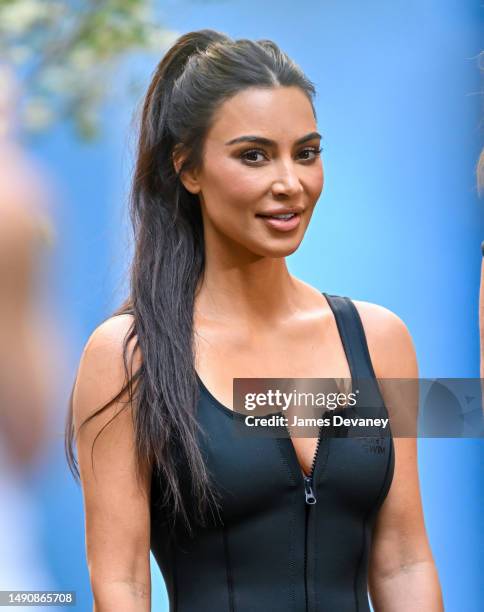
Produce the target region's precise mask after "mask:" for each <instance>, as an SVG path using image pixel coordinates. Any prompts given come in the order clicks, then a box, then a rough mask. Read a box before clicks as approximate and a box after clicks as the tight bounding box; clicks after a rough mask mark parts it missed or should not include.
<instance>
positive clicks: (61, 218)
mask: <svg viewBox="0 0 484 612" xmlns="http://www.w3.org/2000/svg"><path fill="white" fill-rule="evenodd" d="M157 6H158V9H159V16H160V19H161V20H163V22H164V23H165V24H166V25H167V26H168V27H169V28H171V29H174V30H176V31H178V32H179V33H180V34H181V33H184V32H187V31H189V30H194V29H200V28H205V27H210V28H214V29H218V30H221V31H224V32H226V33H227V34H229V35H230V36H232V37H234V38H238V37H244V38H272V39H273V40H275V41H276V42H277V43H278V44H279V45H280V46H281V47H282V49H283V50H285V51H286V52H287V53H288V54H289V55H290V56H291V57H292V58H293V59H294V60H295V61H296V62H298V63H299V64H300V65H301V66H302V68H303V69H304V71H305V72H306V73H307V74H308V76H309V77H310V78H311V79H312V80H313V81H314V82H315V84H316V87H317V90H318V97H317V100H316V107H317V113H318V127H319V131H320V132H322V134H323V143H322V144H323V147H324V151H323V161H324V168H325V186H324V191H323V193H322V195H321V198H320V200H319V202H318V205H317V208H316V211H315V213H314V215H313V218H312V221H311V226H310V228H309V230H308V232H307V234H306V237H305V239H304V242H303V244H302V245H301V247H300V248H299V250H298V251H297V252H296V253H295V254H293V255H292V256H291V257H290V258H289V259H288V263H289V267H290V270H291V272H292V273H293V274H295V275H296V276H298V277H300V278H301V279H303V280H305V281H307V282H309V283H310V284H311V285H313V286H315V287H318V288H320V289H321V290H324V291H326V292H329V293H336V294H341V295H348V296H349V297H352V298H354V299H359V300H367V301H370V302H375V303H378V304H381V305H383V306H385V307H387V308H389V309H391V310H393V311H394V312H395V313H396V314H398V315H399V316H400V317H401V318H402V319H403V320H404V321H405V323H406V324H407V326H408V328H409V330H410V332H411V334H412V336H413V339H414V343H415V347H416V351H417V357H418V361H419V366H420V376H422V377H429V378H431V377H478V376H479V345H478V318H477V312H478V310H477V307H478V293H479V273H480V264H481V255H480V242H481V240H482V239H483V238H484V215H483V208H484V201H483V199H479V197H478V194H477V188H476V177H475V166H476V161H477V159H478V157H479V152H480V132H479V125H480V123H479V122H480V115H479V113H480V108H481V104H482V102H481V97H480V94H479V90H480V81H479V67H478V61H477V55H478V53H479V51H480V46H479V35H480V34H481V31H482V21H481V16H482V9H480V7H479V2H478V1H477V0H476V1H467V2H463V1H462V0H427V1H416V0H414V1H411V0H410V1H409V0H406V1H403V0H393V1H392V2H384V1H383V0H380V1H371V0H369V1H367V2H365V3H360V2H356V1H347V0H340V1H339V2H337V3H336V2H328V1H322V2H317V3H316V2H313V3H301V2H289V1H287V0H270V1H267V0H266V1H265V2H260V0H258V1H254V0H244V1H222V0H221V1H212V2H202V1H198V2H195V1H193V2H185V1H183V2H182V1H175V0H171V1H169V2H159V3H158V4H157ZM160 56H161V51H160ZM158 60H159V57H154V56H150V57H137V58H132V59H131V60H129V61H127V62H125V63H124V64H123V66H122V67H121V68H120V69H119V70H118V72H117V73H116V74H114V75H113V81H112V85H111V87H112V90H111V92H110V97H109V100H108V102H107V103H106V106H105V108H104V111H103V134H102V138H101V139H100V140H99V141H98V142H96V143H94V144H85V143H84V144H83V143H79V141H78V140H76V138H75V136H74V134H73V132H72V130H71V128H70V126H68V125H62V126H59V127H57V128H56V129H55V130H51V131H50V132H49V133H48V134H47V135H45V136H44V137H43V138H41V139H38V140H37V141H35V142H34V143H32V145H31V146H32V151H33V152H34V153H35V154H36V155H38V156H39V157H40V158H41V159H42V160H43V162H44V164H45V165H46V166H47V167H48V168H49V169H50V170H51V172H52V174H53V175H54V176H55V177H56V180H57V184H58V188H59V192H60V193H61V195H62V205H61V206H58V207H57V208H56V209H55V212H54V215H55V219H54V221H55V224H56V227H57V234H58V236H57V244H56V246H55V253H54V269H53V270H52V273H51V276H50V279H49V283H50V289H51V291H52V293H53V295H55V298H56V301H57V304H58V317H59V325H60V326H61V327H62V328H63V329H64V330H67V331H66V332H65V333H66V334H67V346H68V353H67V357H66V371H67V375H66V376H65V379H63V380H61V381H60V385H61V389H60V392H59V397H60V401H59V419H58V423H56V427H57V434H59V433H60V432H61V431H62V427H63V420H64V416H65V405H64V402H66V401H67V395H68V393H69V391H70V386H71V384H72V382H73V379H74V375H75V371H76V368H77V364H78V360H79V357H80V354H81V351H82V348H83V346H84V343H85V341H86V339H87V337H88V336H89V334H90V333H91V332H92V331H93V329H94V328H95V327H96V326H97V325H98V324H99V322H100V321H101V320H102V319H104V318H105V317H106V316H108V314H109V313H110V312H111V310H112V309H114V308H115V307H116V306H117V304H118V302H119V300H120V299H121V297H122V295H123V286H124V284H125V265H126V262H127V261H128V259H129V249H128V248H127V246H126V245H127V239H128V235H129V232H128V228H127V224H126V216H125V204H126V199H127V191H128V188H129V176H130V170H131V159H132V150H133V132H132V128H131V124H130V121H131V119H132V113H133V111H134V109H135V104H136V102H137V100H136V99H135V100H133V99H132V98H131V99H130V98H128V96H126V95H124V94H123V91H124V89H125V86H126V83H127V82H128V80H129V78H131V76H132V75H133V74H135V73H136V74H138V75H141V80H142V83H143V87H146V86H147V85H148V82H149V76H150V74H151V72H152V70H153V69H154V68H155V66H156V63H157V62H158ZM54 438H55V439H54V440H53V442H52V444H51V445H50V446H49V450H48V452H46V454H45V456H44V457H43V458H42V461H41V462H40V463H39V467H38V470H36V472H35V473H34V474H33V475H32V481H31V486H32V488H33V491H34V496H35V503H36V507H37V508H38V511H39V513H40V517H41V523H40V529H41V531H42V533H41V538H42V545H43V546H44V547H45V551H46V561H47V563H48V566H49V569H50V571H51V574H52V576H53V577H54V580H55V584H53V585H51V586H52V587H53V588H54V587H57V588H60V589H74V590H76V591H77V597H78V605H77V608H76V609H78V610H83V611H84V610H88V609H91V607H92V604H91V595H90V586H89V577H88V572H87V566H86V560H85V544H84V517H83V506H82V495H81V491H80V489H79V488H78V487H77V485H75V484H74V482H73V480H72V478H71V476H70V473H69V472H68V470H67V467H66V465H65V462H64V458H63V447H62V444H63V442H62V439H61V436H60V435H56V436H54ZM482 458H483V443H482V441H479V440H419V468H420V481H421V490H422V496H423V503H424V511H425V520H426V526H427V530H428V534H429V538H430V542H431V546H432V550H433V553H434V557H435V560H436V563H437V568H438V571H439V576H440V580H441V584H442V588H443V593H444V601H445V606H446V610H447V612H454V611H455V612H464V611H465V612H472V611H476V612H477V610H480V609H482V601H483V597H482V595H483V593H482V590H481V586H480V585H481V584H482V582H483V581H482V574H481V573H480V572H481V571H482V567H483V566H484V564H483V561H484V559H483V557H484V553H483V550H484V546H483V544H484V542H483V536H482V533H483V530H482V507H483V490H482V475H483V474H482V464H483V461H482ZM152 565H153V573H152V577H153V583H152V609H153V611H154V612H160V611H162V610H163V611H166V610H167V604H166V598H165V592H164V586H163V583H162V580H161V576H160V574H159V571H158V568H157V567H156V565H155V564H154V563H153V564H152ZM479 568H481V570H479Z"/></svg>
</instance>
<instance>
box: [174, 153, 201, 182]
mask: <svg viewBox="0 0 484 612" xmlns="http://www.w3.org/2000/svg"><path fill="white" fill-rule="evenodd" d="M171 157H172V161H173V167H174V168H175V172H176V173H177V174H179V176H180V181H181V183H182V185H183V186H184V187H185V189H186V190H187V191H189V192H190V193H193V194H196V193H200V184H199V181H198V172H197V171H196V170H194V169H190V170H184V171H183V172H182V173H181V174H180V168H181V165H182V163H183V161H184V159H185V157H186V153H183V152H182V145H175V147H174V149H173V153H172V156H171Z"/></svg>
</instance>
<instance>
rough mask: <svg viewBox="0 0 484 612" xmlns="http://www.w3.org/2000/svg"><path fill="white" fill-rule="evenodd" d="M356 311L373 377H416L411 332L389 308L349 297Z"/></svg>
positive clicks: (416, 371)
mask: <svg viewBox="0 0 484 612" xmlns="http://www.w3.org/2000/svg"><path fill="white" fill-rule="evenodd" d="M351 301H352V302H353V304H354V305H355V307H356V309H357V311H358V314H359V315H360V319H361V322H362V324H363V329H364V331H365V335H366V341H367V344H368V350H369V352H370V357H371V360H372V363H373V368H374V370H375V374H376V376H377V378H417V377H418V365H417V358H416V354H415V347H414V344H413V340H412V336H411V334H410V331H409V329H408V327H407V325H406V324H405V323H404V321H403V320H402V319H401V318H400V317H399V316H398V315H397V314H395V313H394V312H393V311H391V310H390V309H388V308H386V307H385V306H380V305H379V304H373V303H371V302H365V301H362V300H353V299H352V300H351Z"/></svg>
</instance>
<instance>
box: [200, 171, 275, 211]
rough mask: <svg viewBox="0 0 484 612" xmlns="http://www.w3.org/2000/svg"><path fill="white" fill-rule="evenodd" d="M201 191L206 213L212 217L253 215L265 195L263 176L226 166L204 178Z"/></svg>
mask: <svg viewBox="0 0 484 612" xmlns="http://www.w3.org/2000/svg"><path fill="white" fill-rule="evenodd" d="M207 178H208V180H207V181H205V188H204V189H203V193H204V199H205V202H206V209H207V212H208V214H209V215H210V216H211V217H214V218H215V217H216V218H221V217H225V216H226V215H228V214H231V213H232V214H233V213H237V212H239V213H242V212H247V213H251V214H254V212H255V211H256V210H257V207H258V205H259V201H260V199H261V198H263V197H264V194H265V193H266V191H267V180H264V176H263V172H258V173H257V172H254V170H253V169H252V171H251V169H250V168H248V169H245V168H244V167H243V166H241V165H237V164H233V163H227V164H223V165H222V166H220V167H219V168H216V169H215V170H214V172H213V173H211V175H208V176H207Z"/></svg>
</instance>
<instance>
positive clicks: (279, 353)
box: [195, 317, 351, 474]
mask: <svg viewBox="0 0 484 612" xmlns="http://www.w3.org/2000/svg"><path fill="white" fill-rule="evenodd" d="M195 332H196V333H195V356H196V358H195V368H196V371H197V373H198V375H199V377H200V379H201V380H202V382H203V384H204V386H205V387H206V389H207V391H208V392H209V393H210V395H211V396H212V397H213V398H214V401H215V402H217V403H218V404H220V405H221V406H222V407H224V408H225V409H229V410H233V379H234V378H350V375H351V374H350V369H349V365H348V361H347V358H346V354H345V350H344V347H343V345H342V342H341V339H340V336H339V333H338V330H337V327H336V325H335V324H334V321H331V319H330V318H329V317H321V318H318V319H316V320H314V321H299V322H297V323H296V324H293V325H290V326H289V325H288V326H285V327H281V328H279V329H277V330H275V329H268V330H266V331H265V332H259V333H258V334H257V335H256V336H255V337H252V338H250V335H249V334H247V333H244V331H243V330H240V329H235V330H231V331H230V332H228V331H227V329H226V328H225V329H222V328H220V327H218V326H210V325H207V324H205V325H204V324H203V323H199V324H198V325H197V327H196V329H195ZM288 442H289V443H292V445H293V448H294V451H295V454H296V457H297V460H298V462H299V467H300V470H301V471H302V472H304V473H305V474H308V473H309V472H310V470H311V466H312V464H313V460H314V457H315V454H316V447H317V438H316V437H313V438H303V437H295V436H293V437H291V438H290V440H288Z"/></svg>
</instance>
